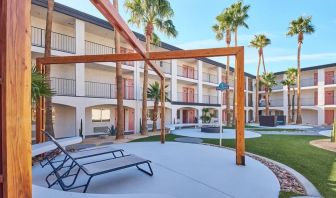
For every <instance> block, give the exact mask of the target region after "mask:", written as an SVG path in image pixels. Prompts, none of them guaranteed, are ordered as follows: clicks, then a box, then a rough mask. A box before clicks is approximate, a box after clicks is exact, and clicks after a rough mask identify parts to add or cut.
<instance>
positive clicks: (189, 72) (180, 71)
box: [177, 66, 198, 80]
mask: <svg viewBox="0 0 336 198" xmlns="http://www.w3.org/2000/svg"><path fill="white" fill-rule="evenodd" d="M197 74H198V72H197V70H196V69H194V68H193V67H185V66H177V75H178V76H180V77H184V78H190V79H194V80H197V79H198V76H197Z"/></svg>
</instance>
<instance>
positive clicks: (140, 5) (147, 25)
mask: <svg viewBox="0 0 336 198" xmlns="http://www.w3.org/2000/svg"><path fill="white" fill-rule="evenodd" d="M125 7H126V9H127V11H130V13H131V16H130V19H129V20H128V21H129V23H131V24H135V25H136V26H138V27H143V28H144V29H145V35H146V51H147V52H149V51H150V46H151V41H153V39H154V40H156V41H157V40H158V37H157V36H156V34H155V33H154V28H157V29H158V30H159V31H161V32H163V33H164V34H166V35H167V36H172V37H176V36H177V31H176V29H175V26H174V24H173V21H172V20H171V18H172V17H173V16H174V11H173V9H172V8H171V6H170V3H169V1H168V0H126V1H125ZM147 87H148V65H147V63H145V65H144V82H143V91H142V94H143V95H142V130H141V134H142V135H146V134H147Z"/></svg>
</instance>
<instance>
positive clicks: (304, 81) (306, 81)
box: [301, 78, 316, 87]
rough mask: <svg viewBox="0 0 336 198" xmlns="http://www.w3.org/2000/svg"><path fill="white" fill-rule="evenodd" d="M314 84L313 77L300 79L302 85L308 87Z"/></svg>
mask: <svg viewBox="0 0 336 198" xmlns="http://www.w3.org/2000/svg"><path fill="white" fill-rule="evenodd" d="M314 85H316V82H315V80H314V78H303V79H301V86H302V87H309V86H314Z"/></svg>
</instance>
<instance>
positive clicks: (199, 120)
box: [197, 107, 203, 124]
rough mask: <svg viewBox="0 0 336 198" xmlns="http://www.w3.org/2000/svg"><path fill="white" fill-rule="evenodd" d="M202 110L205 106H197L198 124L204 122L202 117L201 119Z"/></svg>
mask: <svg viewBox="0 0 336 198" xmlns="http://www.w3.org/2000/svg"><path fill="white" fill-rule="evenodd" d="M202 110H203V108H202V107H197V112H198V114H197V119H198V124H202V119H201V116H202Z"/></svg>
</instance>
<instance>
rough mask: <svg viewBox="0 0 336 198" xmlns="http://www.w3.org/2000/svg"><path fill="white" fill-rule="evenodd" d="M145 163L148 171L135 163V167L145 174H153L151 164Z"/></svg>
mask: <svg viewBox="0 0 336 198" xmlns="http://www.w3.org/2000/svg"><path fill="white" fill-rule="evenodd" d="M146 164H147V166H148V169H149V171H147V170H145V169H143V168H140V167H139V165H136V167H137V168H138V169H139V170H140V171H142V172H144V173H146V174H147V175H149V176H153V175H154V173H153V170H152V167H151V165H150V164H149V162H146Z"/></svg>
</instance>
